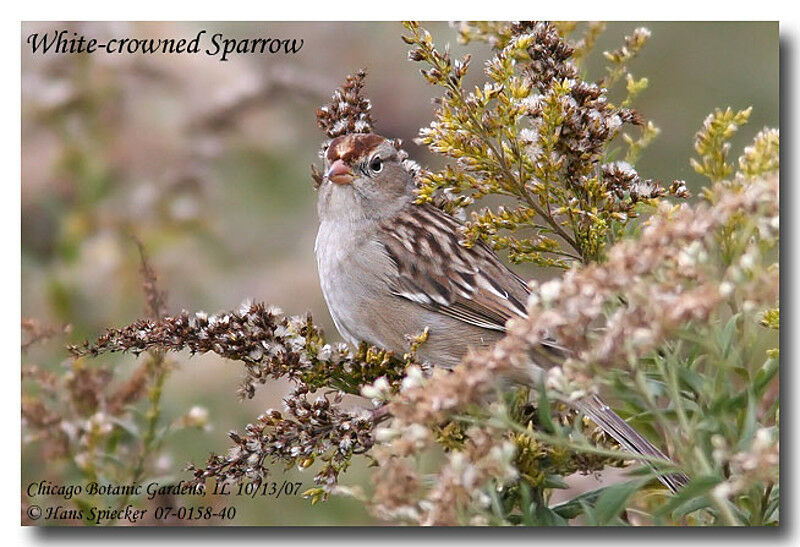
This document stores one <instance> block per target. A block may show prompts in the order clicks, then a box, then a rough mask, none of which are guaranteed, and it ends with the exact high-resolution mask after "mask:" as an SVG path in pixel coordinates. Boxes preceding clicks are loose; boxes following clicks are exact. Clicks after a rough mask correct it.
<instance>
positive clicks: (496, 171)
mask: <svg viewBox="0 0 800 547" xmlns="http://www.w3.org/2000/svg"><path fill="white" fill-rule="evenodd" d="M562 27H563V25H562V26H560V27H557V26H556V25H554V24H550V23H543V22H523V23H514V24H505V25H503V24H496V23H495V24H480V23H476V24H462V26H461V28H460V30H461V38H462V40H464V41H469V40H481V41H487V42H489V43H490V44H492V46H493V56H492V57H491V58H490V59H489V60H488V61H487V62H486V67H485V70H484V72H485V74H486V76H487V77H488V82H487V83H485V84H484V85H483V87H482V88H481V87H479V88H476V89H475V90H474V91H468V90H467V89H466V87H465V86H464V76H465V75H466V73H467V70H468V67H469V62H470V58H469V56H466V57H465V58H463V59H460V60H453V59H451V57H450V54H449V53H448V52H447V51H445V52H444V53H442V52H440V51H439V50H437V49H436V48H435V47H434V44H433V39H432V38H431V36H430V33H428V32H427V31H426V30H425V29H423V28H422V27H420V25H419V24H417V23H414V22H409V23H406V28H407V29H408V30H409V31H410V32H411V35H410V36H406V37H404V40H405V41H406V42H407V43H409V44H411V46H412V49H411V50H410V51H409V58H410V59H411V60H412V61H421V62H424V63H426V64H427V65H429V66H430V67H431V68H429V69H422V74H423V76H424V77H425V78H426V79H427V80H428V81H429V82H431V83H432V84H435V85H438V86H441V87H442V88H444V95H443V96H442V97H441V98H440V99H439V100H438V102H437V104H438V109H437V111H436V119H435V120H434V121H433V122H432V123H431V124H430V126H429V127H426V128H423V129H421V130H420V138H419V141H420V142H421V143H423V144H426V145H427V146H428V147H429V148H430V150H431V151H432V152H434V153H436V154H439V155H443V156H445V157H448V158H451V159H453V160H455V162H456V163H455V165H448V166H446V167H445V169H443V170H442V171H440V172H423V173H422V175H421V178H420V185H419V188H418V190H417V193H418V196H419V200H420V201H433V202H435V203H441V204H442V206H443V208H445V209H446V210H448V211H449V212H455V211H457V210H458V209H460V208H462V207H464V206H468V205H470V204H472V203H473V202H474V201H475V200H478V199H481V198H482V197H484V196H486V195H490V194H493V195H497V196H501V198H503V199H504V200H508V199H510V200H511V201H512V202H515V205H514V206H510V205H509V204H508V203H505V202H504V205H502V206H498V207H493V208H484V209H483V210H481V211H479V212H473V213H472V218H471V220H470V221H468V222H467V223H466V227H465V230H464V234H463V235H464V242H465V244H467V245H471V244H474V243H475V241H478V240H481V241H484V242H486V243H487V244H489V245H490V246H492V247H493V248H494V249H496V250H507V251H508V253H509V258H510V259H511V260H512V261H513V262H534V263H536V264H539V265H542V266H559V267H564V268H567V267H569V266H570V264H572V263H573V262H574V261H580V262H583V263H588V262H592V261H597V260H602V259H603V256H604V251H605V248H606V246H607V244H608V242H609V241H610V240H612V239H613V238H614V237H616V236H619V235H621V234H622V228H623V227H624V226H625V225H626V224H627V223H628V222H629V221H630V219H632V218H633V217H635V216H637V215H638V214H639V212H640V207H639V206H640V205H641V204H642V203H651V202H652V200H654V199H655V198H657V197H661V196H663V195H665V194H667V193H673V194H674V195H676V196H680V197H683V196H685V194H686V192H685V188H683V184H682V183H681V182H677V183H676V184H674V185H673V188H670V189H669V190H668V189H664V188H662V187H661V185H660V184H659V183H657V182H655V181H652V180H642V179H641V178H640V177H639V174H638V173H637V172H636V170H635V169H634V168H633V166H632V165H630V161H634V159H635V157H636V155H637V154H638V152H639V151H640V149H641V148H643V147H644V146H645V145H646V144H647V143H648V142H649V141H650V140H652V138H653V136H655V134H656V133H657V129H655V127H654V126H652V124H645V121H644V119H643V118H642V117H641V116H640V115H639V114H637V113H636V112H635V111H634V110H632V109H630V108H629V107H628V104H629V103H630V102H631V100H632V98H633V95H635V94H636V93H638V92H639V91H640V90H641V89H643V87H644V86H645V85H646V82H644V83H642V82H641V81H638V82H637V81H635V80H633V79H632V76H630V74H629V73H628V72H627V68H626V66H625V63H627V61H628V60H630V58H631V57H632V56H633V55H634V54H635V52H636V51H638V48H640V47H641V45H643V40H642V39H641V38H642V36H644V34H645V33H644V32H638V33H634V37H630V38H629V41H630V42H631V46H630V48H628V46H627V45H626V46H624V47H623V50H624V51H623V52H621V53H619V54H618V55H617V54H614V55H611V56H610V57H609V61H610V62H611V63H612V65H613V67H614V70H615V71H616V72H618V73H619V75H621V74H628V76H629V77H630V78H631V82H632V83H630V85H629V90H628V97H627V98H626V99H625V101H623V103H622V104H620V105H613V104H611V103H610V102H609V101H608V99H607V94H608V89H607V87H608V86H609V85H611V84H612V83H613V82H614V81H615V78H610V79H608V81H606V79H604V80H603V81H602V83H595V82H590V81H588V80H585V79H583V76H582V75H581V72H580V70H579V67H578V64H577V59H573V56H574V55H575V47H578V46H580V47H582V48H584V49H582V50H581V55H584V54H585V53H586V50H585V49H586V48H588V47H589V46H590V44H592V43H594V39H595V38H596V34H597V33H598V32H599V27H598V26H590V28H589V29H588V30H587V33H586V34H585V35H584V38H585V41H580V42H579V43H578V44H576V45H575V47H573V46H572V45H570V43H569V42H568V41H567V39H566V38H565V37H564V36H562V34H561V30H560V29H561V28H562ZM565 30H566V29H564V31H565ZM634 45H635V47H634ZM626 48H627V49H626ZM631 48H633V49H631ZM616 72H615V73H616ZM625 124H629V125H635V126H642V127H643V130H642V131H643V134H642V138H641V139H639V140H633V139H632V138H631V137H627V136H625V137H626V141H627V142H628V144H629V151H628V154H626V159H628V160H629V162H619V163H607V159H606V158H607V157H608V152H609V146H610V144H611V142H612V141H613V140H614V138H615V137H616V136H617V135H618V134H619V133H620V131H621V128H622V127H623V126H624V125H625ZM442 195H444V196H446V197H447V199H445V200H442V199H441V196H442Z"/></svg>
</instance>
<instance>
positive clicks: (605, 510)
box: [594, 479, 647, 526]
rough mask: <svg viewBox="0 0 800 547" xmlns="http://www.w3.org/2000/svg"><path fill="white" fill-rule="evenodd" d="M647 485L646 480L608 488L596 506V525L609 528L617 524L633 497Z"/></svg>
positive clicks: (637, 480)
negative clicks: (618, 518)
mask: <svg viewBox="0 0 800 547" xmlns="http://www.w3.org/2000/svg"><path fill="white" fill-rule="evenodd" d="M646 483H647V481H646V480H642V479H636V480H632V481H628V482H623V483H619V484H614V485H612V486H609V487H608V488H606V489H605V490H604V491H603V493H602V494H600V497H598V498H597V501H596V502H595V504H594V508H595V518H596V524H597V525H598V526H607V525H609V524H612V523H615V521H616V520H617V517H618V516H619V514H620V513H621V512H622V511H623V510H624V509H625V507H626V505H627V504H628V500H630V498H631V496H633V494H634V493H635V492H636V491H637V490H639V489H640V488H641V487H642V486H644V485H645V484H646Z"/></svg>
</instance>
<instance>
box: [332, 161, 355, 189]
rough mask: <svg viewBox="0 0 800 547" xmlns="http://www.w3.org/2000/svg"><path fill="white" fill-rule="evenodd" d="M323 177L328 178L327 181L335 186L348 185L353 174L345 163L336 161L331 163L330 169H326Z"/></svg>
mask: <svg viewBox="0 0 800 547" xmlns="http://www.w3.org/2000/svg"><path fill="white" fill-rule="evenodd" d="M325 176H326V177H328V180H330V181H331V182H335V183H336V184H350V183H351V182H352V180H353V177H354V176H355V175H354V174H353V170H352V169H350V168H349V167H348V166H347V164H346V163H345V162H343V161H342V160H336V161H335V162H333V165H331V168H330V169H328V172H327V173H325Z"/></svg>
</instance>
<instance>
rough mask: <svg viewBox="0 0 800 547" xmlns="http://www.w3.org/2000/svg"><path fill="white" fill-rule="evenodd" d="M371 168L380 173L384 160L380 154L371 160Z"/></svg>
mask: <svg viewBox="0 0 800 547" xmlns="http://www.w3.org/2000/svg"><path fill="white" fill-rule="evenodd" d="M369 168H370V171H372V172H373V173H380V172H381V170H382V169H383V160H382V159H381V157H380V156H375V157H374V158H372V159H371V160H369Z"/></svg>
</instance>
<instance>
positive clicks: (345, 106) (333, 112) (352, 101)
mask: <svg viewBox="0 0 800 547" xmlns="http://www.w3.org/2000/svg"><path fill="white" fill-rule="evenodd" d="M366 77H367V72H366V71H365V70H363V69H362V70H359V71H358V72H356V73H355V74H351V75H350V76H348V77H347V80H346V81H345V83H344V85H343V86H342V87H341V88H339V89H337V90H336V91H335V92H334V94H333V97H331V102H330V103H329V104H327V105H325V106H322V107H320V108H319V110H317V125H318V126H319V128H320V129H322V131H323V132H324V133H325V135H327V136H328V138H330V139H335V138H336V137H338V136H340V135H346V134H348V133H371V132H372V128H373V125H374V123H373V121H372V114H371V113H370V111H371V110H372V104H370V102H369V99H367V98H366V97H364V95H363V94H362V90H363V88H364V79H365V78H366Z"/></svg>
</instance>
